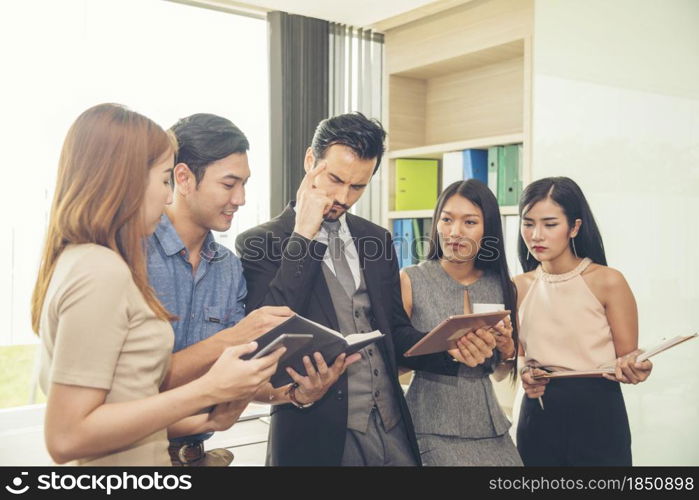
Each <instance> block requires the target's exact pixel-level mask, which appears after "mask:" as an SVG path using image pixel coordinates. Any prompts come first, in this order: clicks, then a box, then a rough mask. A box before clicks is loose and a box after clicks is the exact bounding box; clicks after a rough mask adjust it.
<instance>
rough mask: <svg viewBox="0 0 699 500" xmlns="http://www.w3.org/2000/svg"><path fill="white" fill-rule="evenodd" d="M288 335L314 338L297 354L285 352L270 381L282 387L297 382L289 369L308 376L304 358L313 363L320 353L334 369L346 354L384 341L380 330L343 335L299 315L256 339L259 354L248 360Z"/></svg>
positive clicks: (248, 356) (274, 385)
mask: <svg viewBox="0 0 699 500" xmlns="http://www.w3.org/2000/svg"><path fill="white" fill-rule="evenodd" d="M284 334H307V335H308V334H310V335H312V336H313V338H312V339H311V340H309V341H308V342H305V343H304V344H303V345H302V346H300V347H296V348H294V350H293V352H291V350H289V351H287V352H286V353H284V356H283V358H282V360H281V361H280V362H279V366H278V368H277V372H276V373H275V374H274V375H272V378H271V380H270V381H271V383H272V386H273V387H280V386H282V385H286V384H289V383H291V382H293V380H292V379H291V377H290V376H289V374H288V373H287V372H286V367H287V366H290V367H291V368H293V369H294V370H296V372H297V373H299V374H300V375H304V376H305V375H306V368H305V367H304V365H303V357H304V356H309V357H310V358H311V360H312V361H313V353H314V352H319V353H321V354H322V355H323V359H325V362H326V363H327V364H328V366H330V365H332V364H333V362H334V361H335V358H337V357H338V356H339V355H340V354H342V353H343V352H344V353H346V354H347V355H348V356H349V355H350V354H353V353H355V352H357V351H359V350H360V349H362V348H363V347H365V346H367V345H369V344H373V343H374V342H376V341H377V340H379V339H381V338H383V334H382V333H381V332H380V331H379V330H374V331H373V332H368V333H353V334H351V335H347V336H343V335H342V334H341V333H340V332H336V331H335V330H333V329H331V328H328V327H327V326H324V325H321V324H320V323H316V322H315V321H311V320H310V319H306V318H304V317H303V316H299V315H298V314H296V315H294V316H292V317H291V318H289V319H288V320H286V321H285V322H284V323H282V324H280V325H278V326H276V327H275V328H273V329H271V330H270V331H268V332H267V333H265V334H264V335H262V336H261V337H259V338H257V339H255V342H257V345H258V348H257V351H255V352H253V353H251V354H249V355H247V356H245V358H246V359H249V358H252V357H253V356H255V354H256V353H258V352H259V351H261V350H262V349H264V348H265V347H266V346H267V345H269V344H271V343H272V342H274V341H275V340H276V339H277V338H278V337H280V336H281V335H284ZM314 364H315V362H314Z"/></svg>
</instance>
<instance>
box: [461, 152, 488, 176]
mask: <svg viewBox="0 0 699 500" xmlns="http://www.w3.org/2000/svg"><path fill="white" fill-rule="evenodd" d="M462 154H463V162H464V179H476V180H479V181H481V182H482V183H483V184H485V185H487V184H488V151H487V150H485V149H464V150H463V152H462Z"/></svg>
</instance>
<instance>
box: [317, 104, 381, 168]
mask: <svg viewBox="0 0 699 500" xmlns="http://www.w3.org/2000/svg"><path fill="white" fill-rule="evenodd" d="M385 139H386V131H385V130H384V129H383V126H382V125H381V122H379V121H378V120H376V119H375V118H372V119H369V118H367V117H366V116H364V115H363V114H362V113H360V112H359V111H355V112H354V113H347V114H344V115H337V116H333V117H332V118H327V119H325V120H323V121H322V122H320V123H319V124H318V126H317V127H316V131H315V133H314V134H313V142H311V148H312V149H313V156H315V158H316V161H318V160H320V159H322V158H324V157H325V152H326V151H327V150H328V148H329V147H330V146H333V145H335V144H341V145H343V146H347V147H348V148H350V149H351V150H352V151H354V153H355V154H356V155H357V157H359V158H361V159H362V160H369V159H371V158H376V165H375V166H374V172H373V173H372V174H375V173H376V171H377V170H378V169H379V165H380V164H381V157H382V156H383V152H384V145H383V142H384V140H385Z"/></svg>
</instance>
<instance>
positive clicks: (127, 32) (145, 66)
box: [0, 0, 269, 346]
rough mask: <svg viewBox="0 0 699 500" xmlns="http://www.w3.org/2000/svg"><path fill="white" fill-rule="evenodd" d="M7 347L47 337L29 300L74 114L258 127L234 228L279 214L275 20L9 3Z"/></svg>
mask: <svg viewBox="0 0 699 500" xmlns="http://www.w3.org/2000/svg"><path fill="white" fill-rule="evenodd" d="M0 47H2V50H1V51H0V63H1V64H2V68H3V77H2V80H0V109H2V118H1V119H0V137H2V139H1V140H2V143H3V148H2V152H3V155H2V160H3V167H2V172H3V173H4V175H3V179H4V182H3V183H2V185H3V186H4V190H3V191H4V192H3V193H2V196H0V231H1V232H2V237H1V238H0V346H1V345H11V344H28V343H34V342H36V337H35V336H34V335H33V334H32V332H31V326H30V316H29V301H30V297H31V292H32V288H33V286H34V280H35V278H36V272H37V269H38V263H39V257H40V252H41V247H42V245H43V238H44V233H45V228H46V221H47V217H48V212H49V209H50V203H51V198H52V196H53V189H54V183H55V176H56V169H57V164H58V156H59V152H60V148H61V145H62V141H63V139H64V137H65V135H66V132H67V130H68V127H69V126H70V124H71V123H72V122H73V120H74V119H75V118H76V117H77V116H78V115H79V114H80V113H81V112H82V111H84V110H85V109H87V108H88V107H90V106H92V105H94V104H98V103H101V102H118V103H121V104H125V105H127V106H129V107H130V108H131V109H134V110H135V111H138V112H141V113H143V114H145V115H146V116H148V117H150V118H152V119H154V120H155V121H156V122H158V123H159V124H160V125H162V126H163V127H164V128H168V127H170V126H171V125H172V124H173V123H174V122H175V121H176V120H177V119H179V118H181V117H184V116H187V115H190V114H192V113H197V112H209V113H216V114H219V115H222V116H225V117H226V118H229V119H230V120H232V121H233V122H234V123H235V124H236V125H238V126H239V127H240V128H241V130H243V131H244V132H245V134H246V135H247V137H248V139H249V141H250V145H251V149H250V152H249V157H250V166H251V170H252V177H251V179H250V181H249V182H248V185H247V204H246V206H245V207H243V209H242V210H241V211H239V212H238V213H237V214H236V219H237V220H235V219H234V225H233V227H232V228H231V231H230V232H231V233H232V234H231V235H218V236H219V238H220V240H221V241H222V242H223V243H224V244H226V245H228V246H232V244H233V242H234V235H235V234H237V233H238V232H239V231H242V230H243V229H246V228H248V227H251V226H254V225H256V224H258V223H260V222H262V221H264V220H267V219H268V218H269V213H268V212H269V194H268V193H269V173H268V172H269V154H268V149H269V133H268V126H269V118H268V117H269V109H268V107H269V105H268V100H269V98H268V90H267V87H268V64H267V27H266V22H265V21H264V20H263V19H255V18H250V17H243V16H236V15H233V14H228V13H223V12H218V11H214V10H208V9H203V8H198V7H192V6H188V5H182V4H177V3H172V2H165V1H162V0H99V1H96V0H62V1H60V2H55V1H53V0H37V1H34V2H11V3H8V4H4V3H3V4H2V5H0Z"/></svg>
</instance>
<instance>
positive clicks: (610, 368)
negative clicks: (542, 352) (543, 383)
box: [534, 333, 699, 379]
mask: <svg viewBox="0 0 699 500" xmlns="http://www.w3.org/2000/svg"><path fill="white" fill-rule="evenodd" d="M697 336H699V334H697V333H695V334H694V335H678V336H677V337H673V338H671V339H669V340H666V341H665V342H662V343H660V344H658V345H656V346H655V347H653V348H652V349H647V350H644V349H637V350H636V351H634V352H636V353H641V354H640V355H639V356H638V357H637V358H636V361H639V362H641V361H645V360H646V359H648V358H651V357H653V356H655V355H656V354H659V353H661V352H663V351H667V350H668V349H670V348H672V347H675V346H676V345H679V344H681V343H683V342H686V341H687V340H690V339H693V338H696V337H697ZM615 367H616V361H610V362H609V363H605V364H604V365H602V366H600V367H598V368H593V369H592V370H563V371H555V372H549V373H543V374H540V375H534V378H535V379H541V378H580V377H602V376H603V375H604V374H605V373H609V374H614V369H615ZM541 368H542V369H543V370H545V369H546V368H545V367H541Z"/></svg>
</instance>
